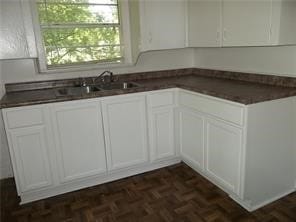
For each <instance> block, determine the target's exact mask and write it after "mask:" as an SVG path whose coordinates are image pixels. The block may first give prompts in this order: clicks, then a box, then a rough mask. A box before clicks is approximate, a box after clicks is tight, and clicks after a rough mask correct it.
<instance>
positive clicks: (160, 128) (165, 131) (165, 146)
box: [149, 107, 176, 161]
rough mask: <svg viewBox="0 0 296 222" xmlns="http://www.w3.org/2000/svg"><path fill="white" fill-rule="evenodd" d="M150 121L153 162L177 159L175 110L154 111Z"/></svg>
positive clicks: (169, 108) (170, 108)
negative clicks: (171, 158)
mask: <svg viewBox="0 0 296 222" xmlns="http://www.w3.org/2000/svg"><path fill="white" fill-rule="evenodd" d="M149 120H150V125H149V126H150V127H149V129H150V134H149V135H150V151H151V160H152V161H153V160H161V159H164V158H170V157H175V155H176V151H175V142H174V140H175V138H174V109H173V108H172V107H168V108H158V109H152V110H151V111H150V118H149Z"/></svg>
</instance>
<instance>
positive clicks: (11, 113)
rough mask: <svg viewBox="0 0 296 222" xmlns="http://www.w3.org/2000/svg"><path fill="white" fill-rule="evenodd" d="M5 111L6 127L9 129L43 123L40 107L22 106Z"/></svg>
mask: <svg viewBox="0 0 296 222" xmlns="http://www.w3.org/2000/svg"><path fill="white" fill-rule="evenodd" d="M4 113H6V120H7V125H8V126H7V127H8V128H10V129H13V128H19V127H26V126H33V125H39V124H43V122H44V121H43V111H42V109H41V108H23V109H15V110H8V111H4Z"/></svg>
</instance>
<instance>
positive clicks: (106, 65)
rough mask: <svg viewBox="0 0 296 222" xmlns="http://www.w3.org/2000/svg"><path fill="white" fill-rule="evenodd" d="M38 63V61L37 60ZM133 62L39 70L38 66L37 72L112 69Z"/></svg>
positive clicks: (129, 65)
mask: <svg viewBox="0 0 296 222" xmlns="http://www.w3.org/2000/svg"><path fill="white" fill-rule="evenodd" d="M37 63H38V62H37ZM134 65H135V64H134V63H116V64H115V63H110V64H85V65H79V66H78V65H77V66H65V67H56V68H52V69H46V70H41V69H40V68H38V73H39V74H41V75H42V74H57V73H69V72H78V71H91V70H97V69H105V70H108V69H113V68H125V67H132V66H134Z"/></svg>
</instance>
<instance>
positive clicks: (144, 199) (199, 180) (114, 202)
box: [0, 163, 296, 222]
mask: <svg viewBox="0 0 296 222" xmlns="http://www.w3.org/2000/svg"><path fill="white" fill-rule="evenodd" d="M1 185H2V187H1V204H0V206H1V219H2V220H1V221H2V222H10V221H16V222H19V221H24V222H28V221H38V222H39V221H42V222H43V221H44V222H59V221H64V222H80V221H87V222H95V221H96V222H113V221H129V222H132V221H143V222H146V221H147V222H158V221H164V222H169V221H180V222H181V221H184V222H185V221H190V222H198V221H235V222H236V221H260V222H267V221H270V222H271V221H296V194H295V193H293V194H291V195H289V196H287V197H285V198H283V199H281V200H279V201H277V202H275V203H272V204H270V205H268V206H266V207H264V208H261V209H260V210H257V211H255V212H253V213H249V212H247V211H246V210H244V209H243V208H242V207H240V206H239V205H238V204H236V203H235V202H234V201H233V200H231V199H230V198H229V197H228V196H227V195H226V194H225V193H224V192H223V191H221V190H220V189H219V188H217V187H216V186H214V185H213V184H212V183H210V182H209V181H207V180H206V179H204V178H203V177H202V176H200V175H199V174H198V173H196V172H194V171H193V170H192V169H190V168H189V167H188V166H186V165H185V164H183V163H181V164H177V165H174V166H171V167H167V168H163V169H159V170H155V171H152V172H148V173H145V174H141V175H137V176H133V177H129V178H126V179H122V180H118V181H115V182H111V183H108V184H103V185H98V186H94V187H90V188H87V189H83V190H80V191H76V192H71V193H68V194H63V195H59V196H56V197H52V198H48V199H46V200H41V201H36V202H34V203H30V204H25V205H23V206H19V205H18V202H19V199H18V198H17V195H16V190H15V185H14V182H13V180H12V179H8V180H4V181H2V182H1Z"/></svg>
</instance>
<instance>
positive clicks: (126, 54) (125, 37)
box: [31, 0, 133, 73]
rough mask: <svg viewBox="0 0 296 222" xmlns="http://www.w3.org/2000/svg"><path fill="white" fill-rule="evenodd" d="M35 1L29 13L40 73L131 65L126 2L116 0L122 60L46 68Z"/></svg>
mask: <svg viewBox="0 0 296 222" xmlns="http://www.w3.org/2000/svg"><path fill="white" fill-rule="evenodd" d="M37 1H38V0H32V1H31V11H32V19H33V28H34V34H35V41H36V47H37V57H38V58H37V66H38V69H39V72H40V73H57V72H71V71H83V70H93V69H109V68H116V67H125V66H131V65H132V64H133V63H132V49H131V29H130V13H129V4H128V0H118V14H119V15H118V16H119V20H120V22H121V23H120V25H119V34H120V39H121V45H122V46H123V47H122V48H121V52H122V56H123V59H122V61H121V62H105V63H104V62H101V63H100V62H97V61H90V62H82V63H73V64H69V65H60V66H58V65H57V66H52V67H48V65H47V59H46V52H45V46H44V41H43V37H42V33H41V25H40V22H39V16H38V9H37Z"/></svg>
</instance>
